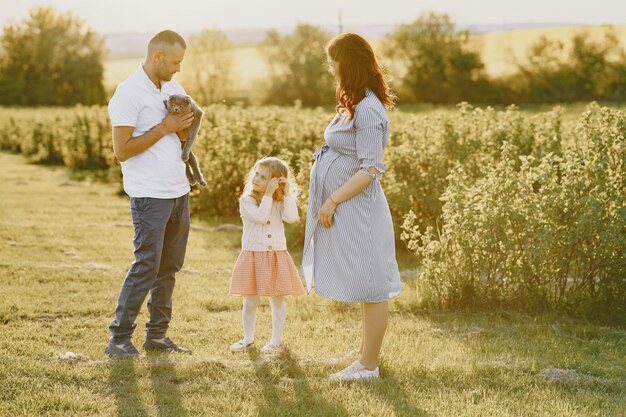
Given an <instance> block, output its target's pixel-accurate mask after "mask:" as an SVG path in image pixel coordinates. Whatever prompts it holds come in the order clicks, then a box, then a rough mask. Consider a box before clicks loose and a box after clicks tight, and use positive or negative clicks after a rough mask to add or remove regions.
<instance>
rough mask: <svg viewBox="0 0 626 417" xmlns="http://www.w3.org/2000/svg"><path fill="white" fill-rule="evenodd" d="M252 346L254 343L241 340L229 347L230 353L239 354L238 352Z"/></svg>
mask: <svg viewBox="0 0 626 417" xmlns="http://www.w3.org/2000/svg"><path fill="white" fill-rule="evenodd" d="M253 344H254V341H252V342H246V341H245V340H243V339H241V340H240V341H238V342H235V343H233V344H232V345H230V351H231V352H233V353H235V352H239V351H240V350H243V349H245V348H247V347H250V346H252V345H253Z"/></svg>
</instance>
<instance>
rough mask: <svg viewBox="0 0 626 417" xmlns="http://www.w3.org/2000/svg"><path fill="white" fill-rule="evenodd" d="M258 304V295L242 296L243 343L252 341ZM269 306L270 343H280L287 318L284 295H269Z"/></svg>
mask: <svg viewBox="0 0 626 417" xmlns="http://www.w3.org/2000/svg"><path fill="white" fill-rule="evenodd" d="M258 306H259V297H258V296H256V295H248V296H245V297H243V309H242V314H241V315H242V318H243V340H244V342H245V343H252V342H254V324H255V321H256V310H257V307H258ZM270 307H271V309H272V340H271V341H270V344H272V345H276V346H278V345H280V341H281V338H282V336H283V330H284V329H285V320H286V318H287V303H286V302H285V298H284V297H270Z"/></svg>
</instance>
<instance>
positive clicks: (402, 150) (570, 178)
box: [0, 105, 626, 307]
mask: <svg viewBox="0 0 626 417" xmlns="http://www.w3.org/2000/svg"><path fill="white" fill-rule="evenodd" d="M205 111H206V117H205V121H204V124H203V128H202V130H201V133H200V136H199V138H198V140H197V142H196V144H195V145H194V152H195V153H196V155H197V156H198V158H199V160H200V161H201V166H202V170H203V172H204V176H205V178H206V179H207V181H208V182H209V185H208V186H207V187H206V188H202V189H200V190H196V191H194V193H193V195H192V198H193V202H192V205H193V210H194V213H195V214H196V215H199V216H203V215H221V216H236V215H237V211H238V207H237V201H238V196H239V194H240V193H241V190H242V188H243V179H244V177H245V175H246V173H247V171H248V170H249V169H250V167H251V166H252V164H253V163H254V161H255V160H256V159H257V158H259V157H261V156H264V155H276V156H279V157H282V158H284V159H285V160H287V161H288V162H289V163H290V165H291V167H292V169H293V172H294V175H295V176H296V179H297V182H298V185H299V187H300V189H301V192H300V199H299V204H300V209H301V212H302V213H304V212H305V210H306V204H307V188H308V177H309V172H310V168H311V163H312V160H311V154H312V152H313V151H314V150H315V148H316V147H317V146H319V145H320V144H321V143H322V142H323V137H322V132H323V131H324V127H325V125H326V123H327V122H328V120H329V119H330V116H331V115H330V114H329V113H328V112H326V111H324V110H321V109H315V110H305V109H296V108H289V109H286V108H278V107H260V108H254V109H242V108H238V107H226V106H221V105H215V106H210V107H207V108H205ZM391 123H392V132H393V136H392V138H391V142H390V145H389V146H388V148H387V150H386V153H385V164H386V165H387V167H388V171H387V173H386V174H385V175H384V177H383V187H384V188H385V192H386V195H387V198H388V200H389V205H390V207H391V210H392V217H393V219H394V224H395V226H396V237H397V238H398V240H399V238H400V236H401V235H402V234H403V235H404V236H403V239H404V240H405V241H406V242H407V244H408V247H409V248H410V250H412V251H414V252H415V254H416V255H417V256H418V257H419V258H420V259H421V262H422V267H421V269H420V274H419V276H418V278H417V282H418V284H419V291H420V297H422V300H423V301H424V302H425V303H426V304H429V305H437V306H460V305H470V304H471V305H476V304H481V303H488V304H492V303H503V304H515V303H526V302H527V301H528V300H533V302H534V303H539V304H542V303H543V304H545V305H557V306H565V305H567V306H574V307H575V306H577V305H578V303H579V302H582V301H583V300H594V301H600V300H601V301H602V302H603V303H608V304H610V305H620V304H619V303H621V305H622V306H623V305H625V303H624V302H625V301H626V263H625V259H626V256H625V255H626V247H625V244H626V235H625V230H626V229H625V227H626V208H625V204H626V201H625V197H624V190H625V189H626V186H625V185H626V184H625V183H624V181H625V180H624V178H626V167H625V164H626V160H625V158H626V155H625V145H624V132H625V131H626V129H625V128H626V116H625V115H624V113H623V112H621V111H617V110H610V109H608V108H602V109H601V108H600V107H599V106H597V105H592V106H590V107H589V109H588V111H587V112H586V113H585V115H584V116H582V117H581V118H580V120H579V122H578V124H575V123H565V122H564V115H563V111H562V109H559V108H555V109H554V110H552V111H549V112H545V113H536V114H528V113H523V112H520V111H519V109H517V108H515V107H510V108H508V109H506V110H504V111H495V110H493V109H491V108H486V109H480V108H473V107H471V106H469V105H461V106H460V108H459V110H458V111H457V112H450V111H439V112H433V113H430V114H428V115H417V114H410V113H404V112H401V111H396V112H392V113H391ZM110 144H111V129H110V125H109V122H108V117H107V113H106V108H103V107H79V108H75V109H37V110H33V109H30V110H29V109H2V110H0V149H5V150H10V151H13V152H20V153H22V154H24V155H27V156H29V157H30V158H31V159H32V160H33V161H35V162H40V163H55V164H57V163H60V164H64V165H66V166H68V167H70V168H72V169H79V170H80V169H98V170H108V172H109V173H110V175H109V177H110V178H114V179H115V180H116V181H119V180H120V175H119V167H118V166H117V162H116V159H115V157H114V155H113V153H112V150H111V145H110ZM303 217H304V216H303ZM402 225H403V230H404V233H402V232H401V230H400V226H402ZM291 231H292V236H291V243H292V244H294V247H297V245H298V243H299V242H301V240H302V237H303V232H304V222H303V221H301V222H300V224H298V225H296V226H295V227H293V228H291ZM398 245H404V244H403V243H400V242H399V243H398ZM581 305H582V304H581Z"/></svg>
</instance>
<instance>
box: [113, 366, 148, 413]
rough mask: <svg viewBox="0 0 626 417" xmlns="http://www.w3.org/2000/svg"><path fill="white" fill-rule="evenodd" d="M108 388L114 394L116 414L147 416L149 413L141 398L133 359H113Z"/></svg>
mask: <svg viewBox="0 0 626 417" xmlns="http://www.w3.org/2000/svg"><path fill="white" fill-rule="evenodd" d="M109 388H110V390H111V392H112V393H113V395H115V401H116V403H117V415H118V416H134V417H143V416H146V417H147V416H149V415H150V414H149V413H148V410H146V406H145V405H144V403H143V401H142V399H141V392H140V391H139V386H138V385H137V375H136V373H135V361H134V360H133V359H114V360H113V365H112V367H111V374H110V375H109Z"/></svg>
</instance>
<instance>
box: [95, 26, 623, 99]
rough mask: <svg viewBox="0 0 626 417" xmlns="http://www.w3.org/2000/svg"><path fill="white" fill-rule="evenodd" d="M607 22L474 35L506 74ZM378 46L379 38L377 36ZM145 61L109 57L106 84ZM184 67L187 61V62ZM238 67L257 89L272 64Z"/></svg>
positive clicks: (250, 62)
mask: <svg viewBox="0 0 626 417" xmlns="http://www.w3.org/2000/svg"><path fill="white" fill-rule="evenodd" d="M605 28H606V27H605V26H571V27H558V28H541V29H523V30H513V31H507V32H491V33H481V34H478V35H476V36H475V37H474V45H475V47H476V48H477V49H478V50H480V51H481V53H482V57H483V60H484V62H485V65H486V67H487V71H488V73H489V74H491V75H502V74H505V73H507V72H511V71H513V70H514V68H515V67H514V65H513V62H514V60H515V59H523V58H524V56H525V54H526V50H527V49H528V48H529V47H530V46H531V45H532V44H533V43H535V42H537V41H538V40H539V38H540V37H541V36H542V35H544V36H546V37H547V38H549V39H555V40H559V41H563V42H565V43H566V44H567V42H568V41H569V40H571V38H572V37H573V36H574V34H575V33H577V32H578V31H580V30H586V31H588V32H589V35H590V36H592V37H593V38H594V39H600V38H601V37H602V36H603V34H604V31H605ZM613 28H614V30H615V32H616V34H617V36H618V37H619V39H620V41H621V44H622V45H623V46H624V47H626V25H620V26H613ZM373 43H374V47H375V48H376V46H377V45H376V43H377V42H376V40H373ZM142 61H143V56H140V57H135V58H124V59H115V60H109V61H107V62H106V64H105V77H104V78H105V79H104V82H105V87H106V88H108V89H111V88H114V87H115V86H116V85H117V84H119V83H120V82H121V81H122V80H124V79H125V78H126V77H128V76H129V75H130V74H131V73H132V72H133V71H134V70H135V68H136V67H137V66H138V65H139V64H140V63H141V62H142ZM183 70H184V63H183ZM235 71H236V72H237V75H238V77H239V80H240V81H241V84H240V87H241V89H244V90H247V89H254V85H255V80H258V79H262V78H264V77H265V76H266V75H267V73H268V68H267V65H266V63H265V61H264V60H263V57H262V56H261V53H260V51H259V49H258V48H257V47H256V46H242V47H237V48H235Z"/></svg>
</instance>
